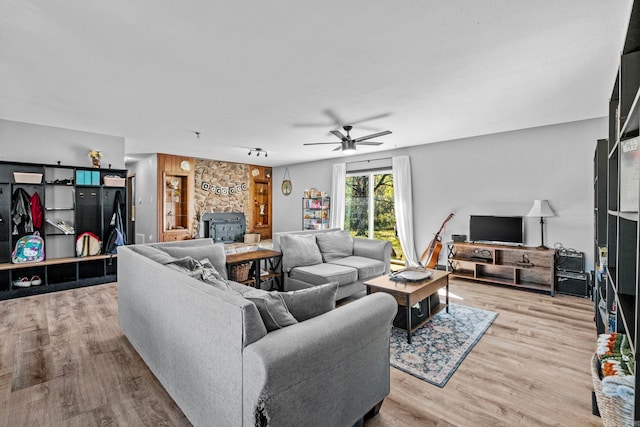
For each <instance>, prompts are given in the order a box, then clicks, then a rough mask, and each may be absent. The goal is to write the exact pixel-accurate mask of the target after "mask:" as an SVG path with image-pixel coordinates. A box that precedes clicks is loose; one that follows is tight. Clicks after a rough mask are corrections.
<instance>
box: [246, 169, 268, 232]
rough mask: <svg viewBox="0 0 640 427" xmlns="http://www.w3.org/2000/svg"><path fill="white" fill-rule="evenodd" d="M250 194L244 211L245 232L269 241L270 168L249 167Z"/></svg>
mask: <svg viewBox="0 0 640 427" xmlns="http://www.w3.org/2000/svg"><path fill="white" fill-rule="evenodd" d="M249 170H250V182H249V189H250V192H251V200H250V208H249V209H247V210H245V215H246V216H247V222H248V227H247V232H248V233H258V234H260V239H261V240H265V239H270V238H271V229H272V224H273V218H272V201H271V200H272V180H271V173H272V171H271V168H270V167H265V166H256V165H249Z"/></svg>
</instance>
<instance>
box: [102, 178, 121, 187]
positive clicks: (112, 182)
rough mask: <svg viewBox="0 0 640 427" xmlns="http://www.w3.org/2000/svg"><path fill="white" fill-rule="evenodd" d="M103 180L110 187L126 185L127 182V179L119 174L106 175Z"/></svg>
mask: <svg viewBox="0 0 640 427" xmlns="http://www.w3.org/2000/svg"><path fill="white" fill-rule="evenodd" d="M102 180H103V181H104V185H106V186H108V187H124V183H125V179H124V178H121V177H119V176H105V177H104V178H102Z"/></svg>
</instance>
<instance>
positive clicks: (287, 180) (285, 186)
mask: <svg viewBox="0 0 640 427" xmlns="http://www.w3.org/2000/svg"><path fill="white" fill-rule="evenodd" d="M280 190H282V194H284V195H285V196H288V195H289V194H291V191H292V190H293V185H292V184H291V177H290V176H289V168H285V169H284V176H283V177H282V184H281V185H280Z"/></svg>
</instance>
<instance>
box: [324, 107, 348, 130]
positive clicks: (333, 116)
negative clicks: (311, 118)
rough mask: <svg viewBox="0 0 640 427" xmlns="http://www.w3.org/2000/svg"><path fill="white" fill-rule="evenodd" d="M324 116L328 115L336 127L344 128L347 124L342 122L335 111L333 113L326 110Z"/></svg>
mask: <svg viewBox="0 0 640 427" xmlns="http://www.w3.org/2000/svg"><path fill="white" fill-rule="evenodd" d="M324 114H326V115H327V117H329V118H330V119H331V120H333V124H334V125H336V126H340V127H342V126H344V125H345V123H344V121H342V119H341V118H340V117H338V115H337V114H336V113H334V112H333V111H331V110H330V109H326V110H324Z"/></svg>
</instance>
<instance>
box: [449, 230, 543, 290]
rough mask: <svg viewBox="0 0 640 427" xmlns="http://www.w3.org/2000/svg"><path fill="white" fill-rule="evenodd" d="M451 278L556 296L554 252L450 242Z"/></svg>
mask: <svg viewBox="0 0 640 427" xmlns="http://www.w3.org/2000/svg"><path fill="white" fill-rule="evenodd" d="M447 249H448V260H447V269H448V270H449V271H451V277H452V278H461V279H469V280H474V281H478V282H485V283H495V284H499V285H509V286H515V287H517V288H527V289H535V290H538V291H547V292H549V293H550V294H551V295H552V296H553V295H555V273H554V265H555V250H553V249H547V250H540V249H537V248H532V247H526V246H509V245H500V244H487V243H472V242H448V243H447Z"/></svg>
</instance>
